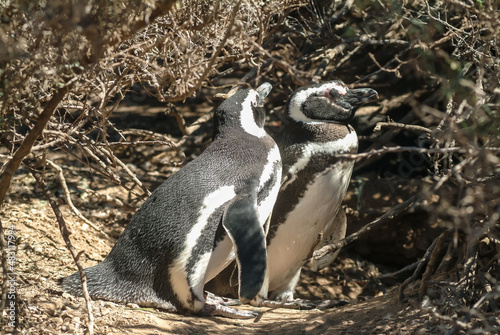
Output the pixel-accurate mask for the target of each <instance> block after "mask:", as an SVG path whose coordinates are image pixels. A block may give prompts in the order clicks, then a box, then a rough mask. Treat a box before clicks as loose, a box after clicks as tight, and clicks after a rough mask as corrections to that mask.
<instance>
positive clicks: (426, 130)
mask: <svg viewBox="0 0 500 335" xmlns="http://www.w3.org/2000/svg"><path fill="white" fill-rule="evenodd" d="M382 127H387V128H398V129H405V130H410V131H413V132H415V133H427V134H430V133H432V130H430V129H429V128H426V127H422V126H417V125H413V124H404V123H398V122H378V123H377V124H376V125H375V128H373V131H380V130H381V129H382Z"/></svg>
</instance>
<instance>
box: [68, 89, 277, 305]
mask: <svg viewBox="0 0 500 335" xmlns="http://www.w3.org/2000/svg"><path fill="white" fill-rule="evenodd" d="M266 95H267V93H266ZM264 96H265V95H264ZM258 100H259V94H258V93H256V92H255V91H254V90H250V89H245V90H240V91H238V92H236V93H235V94H234V95H233V96H232V97H230V98H229V99H227V100H226V101H224V102H223V103H222V104H221V105H220V106H219V107H218V108H217V109H216V111H215V115H214V118H215V120H216V125H217V128H216V135H215V137H214V140H213V142H212V143H211V144H210V145H209V147H208V148H207V149H206V150H205V151H204V152H203V153H202V154H201V155H200V156H199V157H198V158H196V159H195V160H193V161H192V162H190V163H188V164H187V165H186V166H185V167H183V168H182V169H181V170H179V171H178V172H177V173H175V174H174V175H172V176H171V177H170V178H169V179H167V181H165V182H164V183H163V184H162V185H161V186H159V187H158V188H157V189H156V190H155V191H154V192H153V193H152V194H151V196H150V197H149V198H148V199H147V200H146V201H145V203H144V204H143V205H142V206H141V208H140V209H139V210H138V211H137V212H136V214H135V215H134V216H133V218H132V220H131V222H130V223H129V224H128V226H127V227H126V229H125V231H124V232H123V234H122V236H121V237H120V239H119V240H118V242H117V243H116V245H115V246H114V247H113V249H112V250H111V252H110V253H109V255H108V256H107V257H106V259H105V260H104V261H103V262H102V263H100V264H98V265H96V266H94V267H91V268H88V269H86V270H85V272H86V274H87V278H88V290H89V293H90V295H91V296H93V297H94V298H102V299H107V300H112V301H118V302H132V303H137V304H139V305H144V306H154V307H161V308H166V309H177V310H181V311H183V310H191V311H197V310H199V309H200V306H201V305H202V304H203V302H204V297H203V284H204V282H205V280H206V279H205V278H204V276H205V274H206V272H207V271H209V270H210V271H212V272H214V271H215V272H217V271H218V269H207V266H208V264H209V261H210V257H211V253H212V251H214V250H215V249H216V248H217V246H218V244H219V243H220V242H221V241H222V240H223V239H224V236H225V235H226V231H227V228H226V226H225V227H224V228H226V230H225V229H224V228H223V227H222V226H221V225H222V218H223V215H224V214H225V213H226V214H227V211H228V208H234V207H235V206H234V205H233V206H232V207H231V205H232V204H234V203H235V202H236V201H240V202H243V203H245V201H247V199H248V201H247V203H248V204H250V205H248V206H246V207H245V206H243V207H239V208H238V209H241V208H243V209H241V210H242V211H243V212H244V211H246V210H248V211H250V212H251V214H252V215H255V216H256V220H259V223H260V225H261V226H262V225H263V222H265V220H266V219H267V217H265V218H264V217H261V216H266V215H269V213H270V211H271V208H272V205H273V204H274V200H275V199H272V194H273V192H272V191H271V192H270V191H269V189H268V187H267V186H271V188H272V187H273V185H274V188H275V189H276V190H275V191H274V197H275V196H276V194H277V190H278V188H279V186H278V185H279V180H280V177H281V162H280V159H279V154H278V155H272V154H271V152H278V150H277V148H276V144H275V143H274V141H273V140H272V139H271V138H270V137H269V136H267V135H266V134H265V132H264V130H263V129H262V126H263V122H264V118H265V112H264V110H263V108H262V107H261V106H259V105H260V102H259V101H258ZM269 171H270V172H269ZM264 174H265V175H264ZM235 199H236V200H235ZM242 199H243V200H242ZM253 203H255V205H251V204H253ZM269 203H271V204H270V205H269ZM245 204H246V203H245ZM250 207H252V208H250ZM264 207H270V208H268V209H267V208H264ZM234 212H237V211H235V210H233V211H232V213H234ZM266 213H267V214H266ZM252 215H250V216H252ZM252 217H253V216H252ZM254 228H255V227H254ZM229 229H231V227H229ZM236 234H238V232H237V233H236ZM231 237H233V236H231ZM243 240H244V239H243ZM264 246H265V242H264ZM242 249H243V248H242ZM242 257H243V256H242ZM244 261H245V260H244ZM215 263H217V262H215ZM219 263H221V262H219ZM222 263H224V262H222ZM210 264H212V263H210ZM217 264H218V263H217ZM264 267H265V266H264ZM220 270H222V269H220ZM259 280H260V279H259ZM259 280H257V281H256V282H257V284H258V282H259ZM63 286H64V288H65V289H66V290H68V291H70V292H71V293H75V294H81V285H80V284H79V277H78V275H77V274H74V275H72V276H70V277H67V278H65V279H64V280H63ZM251 294H253V293H251Z"/></svg>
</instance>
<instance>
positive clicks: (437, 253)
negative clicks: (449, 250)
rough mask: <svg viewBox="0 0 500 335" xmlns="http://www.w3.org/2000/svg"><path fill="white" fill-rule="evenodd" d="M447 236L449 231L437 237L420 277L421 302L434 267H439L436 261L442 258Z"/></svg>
mask: <svg viewBox="0 0 500 335" xmlns="http://www.w3.org/2000/svg"><path fill="white" fill-rule="evenodd" d="M449 234H450V231H449V230H447V231H445V232H443V233H442V234H441V235H439V237H438V240H437V243H436V247H435V248H434V250H433V251H432V252H431V255H430V259H429V263H428V264H427V267H426V268H425V272H424V274H423V275H422V282H421V284H420V290H419V291H418V297H419V299H420V300H422V299H423V298H424V295H425V294H426V293H427V288H428V286H429V279H430V277H431V275H432V274H433V272H434V271H435V270H436V267H437V266H438V265H439V263H438V261H439V260H441V257H442V255H441V254H442V249H443V244H444V242H445V240H446V239H447V238H448V235H449Z"/></svg>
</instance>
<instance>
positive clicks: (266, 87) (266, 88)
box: [256, 83, 273, 107]
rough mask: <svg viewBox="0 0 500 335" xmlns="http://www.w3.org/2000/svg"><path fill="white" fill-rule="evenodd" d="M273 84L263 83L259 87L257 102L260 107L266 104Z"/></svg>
mask: <svg viewBox="0 0 500 335" xmlns="http://www.w3.org/2000/svg"><path fill="white" fill-rule="evenodd" d="M272 88H273V86H272V85H271V84H269V83H263V84H261V85H260V86H259V87H257V89H256V91H257V104H258V106H259V107H263V106H264V100H265V99H266V97H267V96H268V95H269V93H270V92H271V90H272Z"/></svg>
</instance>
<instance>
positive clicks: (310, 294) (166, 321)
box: [0, 174, 439, 334]
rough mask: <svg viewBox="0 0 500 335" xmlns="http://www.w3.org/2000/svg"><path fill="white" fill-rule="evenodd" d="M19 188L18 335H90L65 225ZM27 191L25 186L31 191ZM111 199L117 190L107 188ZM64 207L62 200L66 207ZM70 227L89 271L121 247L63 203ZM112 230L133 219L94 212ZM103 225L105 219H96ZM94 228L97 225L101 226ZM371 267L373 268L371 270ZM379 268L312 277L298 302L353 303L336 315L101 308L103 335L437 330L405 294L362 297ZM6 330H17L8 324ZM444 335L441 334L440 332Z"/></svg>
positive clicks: (13, 208) (5, 219) (14, 210)
mask: <svg viewBox="0 0 500 335" xmlns="http://www.w3.org/2000/svg"><path fill="white" fill-rule="evenodd" d="M16 182H17V184H18V185H21V186H19V189H17V191H16V192H15V194H12V195H11V196H10V198H9V199H8V202H7V203H6V205H5V206H4V209H3V211H2V212H1V214H0V215H1V218H2V224H3V226H4V227H6V228H7V227H11V228H14V231H15V234H16V248H17V251H16V255H15V257H16V258H15V264H14V270H15V273H16V274H17V277H16V282H15V284H16V294H17V307H18V309H17V311H16V316H17V317H18V320H19V323H18V326H17V329H16V330H17V331H20V332H21V333H30V334H56V333H61V334H62V333H75V334H82V333H84V332H85V331H86V330H87V316H86V311H85V304H84V301H83V298H75V297H73V296H71V295H69V294H67V293H64V292H63V291H62V290H61V289H60V287H59V286H58V282H57V280H58V279H59V278H61V277H63V276H66V275H69V274H71V273H72V272H74V271H75V269H76V267H75V265H74V262H73V260H72V259H71V256H70V253H69V252H68V250H67V249H66V247H65V245H64V242H63V239H62V237H61V236H60V233H59V228H58V224H57V221H56V220H55V217H54V215H53V213H52V210H51V208H50V206H49V204H48V202H47V201H46V200H44V199H43V198H41V197H39V196H38V197H34V196H30V194H31V193H32V192H31V191H32V189H33V186H32V185H33V180H32V178H31V176H29V175H27V174H20V175H18V176H16ZM23 185H24V186H23ZM103 192H104V193H106V192H107V193H110V194H112V193H114V192H117V190H114V189H107V190H105V191H103ZM61 203H62V201H61ZM61 209H63V212H64V214H65V217H66V220H67V224H68V225H69V226H71V227H72V228H71V229H72V230H73V234H72V235H71V240H72V243H73V244H74V246H75V248H76V249H77V250H84V251H85V252H84V253H83V254H82V256H81V262H82V264H83V265H84V266H85V267H87V266H91V265H93V264H96V263H97V262H99V261H101V260H102V259H103V258H104V257H105V256H106V255H107V253H108V252H109V250H110V249H111V247H112V246H113V243H114V239H113V238H109V237H107V238H106V237H105V236H102V234H100V233H98V232H97V231H95V230H94V229H93V228H91V227H88V226H87V225H86V224H84V223H82V221H81V220H80V219H78V218H77V217H76V216H75V215H74V214H72V213H71V212H70V211H69V208H68V207H67V206H66V205H64V204H61ZM84 213H88V214H89V215H90V214H91V215H93V219H95V220H98V222H97V224H98V225H101V226H103V227H104V228H105V229H104V230H105V231H106V232H107V233H108V234H110V235H113V236H118V235H119V233H120V232H121V230H122V229H123V225H119V224H117V223H113V222H115V221H120V220H121V221H125V220H126V219H127V216H128V215H129V214H124V213H123V211H121V210H119V209H117V208H114V207H113V206H111V205H108V206H102V207H96V208H95V209H93V210H92V209H87V210H86V211H85V212H84ZM96 218H98V219H96ZM93 221H94V220H93ZM363 268H365V269H363ZM366 268H371V271H376V270H377V269H376V268H375V270H373V269H374V267H373V264H371V265H370V264H368V265H367V264H366V263H363V262H362V261H359V260H356V259H353V258H350V257H349V256H345V255H342V254H341V256H340V257H339V258H338V260H336V261H335V262H334V263H333V264H332V265H331V266H330V267H329V268H326V269H324V270H322V271H321V272H319V273H312V272H310V271H304V273H303V276H302V278H301V284H300V286H299V287H298V289H297V296H299V297H303V298H311V299H332V298H334V299H344V300H347V301H349V304H347V305H345V306H342V307H336V308H333V309H329V310H325V311H319V310H310V311H302V310H290V309H282V308H277V309H270V308H254V307H251V306H241V307H240V308H242V309H251V310H257V311H258V312H259V313H260V315H259V317H257V318H256V319H255V320H233V319H228V318H222V317H211V318H205V317H197V316H186V315H178V314H172V313H166V312H163V311H159V310H154V309H144V308H137V307H136V306H125V305H119V304H114V303H111V302H107V301H94V302H93V312H94V317H95V333H96V334H127V333H129V334H156V333H172V334H221V333H224V334H249V333H259V334H262V333H264V334H267V333H273V334H274V333H281V334H424V333H429V332H432V333H436V331H437V329H436V328H435V327H437V326H433V325H432V324H431V323H430V321H428V320H429V317H428V315H427V314H425V313H423V312H421V311H420V309H419V308H418V303H417V302H413V303H412V301H411V300H410V303H407V304H400V303H398V301H397V287H393V288H390V289H388V290H387V291H386V292H385V294H384V292H378V293H376V294H374V295H375V296H373V297H366V296H365V297H361V296H360V294H361V291H362V289H363V286H364V285H365V284H366V282H367V278H368V277H369V276H370V274H369V271H367V270H366ZM3 331H4V332H6V333H11V332H13V331H14V329H12V328H11V327H8V325H5V324H4V325H3ZM438 333H439V332H438Z"/></svg>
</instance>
